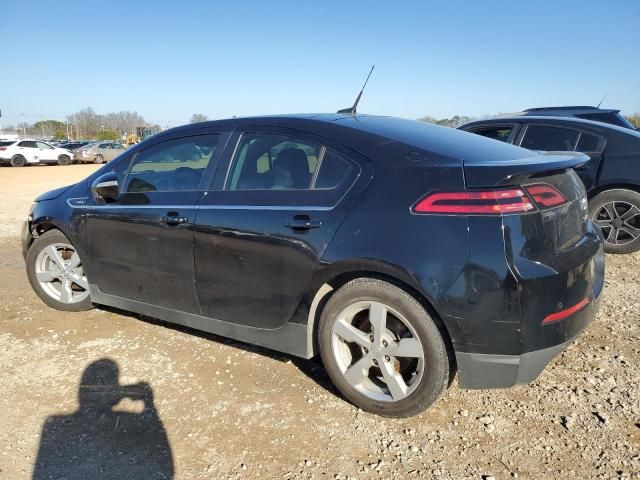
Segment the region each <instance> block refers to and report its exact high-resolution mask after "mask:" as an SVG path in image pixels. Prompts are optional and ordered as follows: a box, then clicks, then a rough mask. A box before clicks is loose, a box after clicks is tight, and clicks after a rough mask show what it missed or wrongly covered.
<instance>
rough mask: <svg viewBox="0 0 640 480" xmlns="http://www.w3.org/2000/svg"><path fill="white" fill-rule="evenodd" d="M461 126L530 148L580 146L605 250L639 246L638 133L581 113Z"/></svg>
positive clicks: (581, 172)
mask: <svg viewBox="0 0 640 480" xmlns="http://www.w3.org/2000/svg"><path fill="white" fill-rule="evenodd" d="M460 129H462V130H466V131H468V132H473V133H477V134H479V135H482V136H485V137H489V138H493V139H495V140H501V141H503V142H507V143H511V144H514V145H518V146H520V147H524V148H528V149H530V150H544V151H579V152H584V153H586V154H587V155H588V156H589V157H590V161H589V162H587V163H586V164H584V165H582V166H580V167H578V168H576V171H577V173H578V175H579V176H580V178H581V179H582V181H583V182H584V184H585V187H586V188H587V192H588V196H589V215H591V218H592V219H593V220H594V222H595V223H596V224H597V225H598V226H599V227H600V228H601V229H602V232H603V234H604V236H605V241H606V243H605V250H606V251H607V252H609V253H631V252H635V251H637V250H640V132H637V131H634V130H630V129H628V128H622V127H616V126H614V125H609V124H606V123H601V122H593V121H590V120H581V119H578V118H562V117H535V116H513V117H500V118H493V119H489V120H481V121H477V122H471V123H468V124H466V125H463V126H461V127H460Z"/></svg>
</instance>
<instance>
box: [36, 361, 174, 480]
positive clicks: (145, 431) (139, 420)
mask: <svg viewBox="0 0 640 480" xmlns="http://www.w3.org/2000/svg"><path fill="white" fill-rule="evenodd" d="M78 398H79V403H80V407H79V409H78V411H77V412H75V413H73V414H71V415H53V416H51V417H49V418H47V420H46V421H45V424H44V426H43V429H42V436H41V438H40V449H39V451H38V458H37V460H36V465H35V468H34V472H33V478H34V479H38V480H39V479H49V478H67V479H89V478H91V479H102V478H104V479H106V478H109V479H112V478H118V479H120V478H123V479H127V478H131V479H134V478H135V479H151V478H153V479H170V478H173V473H174V472H173V457H172V454H171V448H170V446H169V441H168V438H167V434H166V432H165V430H164V427H163V425H162V421H161V420H160V418H159V417H158V413H157V411H156V408H155V405H154V403H153V391H152V389H151V387H150V386H149V385H148V384H147V383H144V382H141V383H137V384H134V385H120V383H119V370H118V364H117V363H116V362H114V361H113V360H110V359H101V360H97V361H95V362H93V363H91V364H89V365H88V366H87V368H86V369H85V371H84V373H83V374H82V378H81V380H80V386H79V391H78ZM124 399H128V401H129V403H131V405H130V408H129V409H130V410H131V409H132V408H133V407H135V406H138V407H139V408H138V410H141V411H139V412H136V413H131V412H128V411H120V410H114V407H115V406H116V405H117V404H118V403H120V402H121V401H123V400H124ZM140 404H143V406H142V405H140Z"/></svg>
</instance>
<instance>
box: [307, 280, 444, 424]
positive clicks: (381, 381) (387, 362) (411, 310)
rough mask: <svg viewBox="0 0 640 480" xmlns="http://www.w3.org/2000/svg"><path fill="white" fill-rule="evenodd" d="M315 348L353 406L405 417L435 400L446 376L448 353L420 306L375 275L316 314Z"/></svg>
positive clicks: (337, 295)
mask: <svg viewBox="0 0 640 480" xmlns="http://www.w3.org/2000/svg"><path fill="white" fill-rule="evenodd" d="M319 342H320V353H321V356H322V360H323V362H324V365H325V368H326V369H327V373H328V374H329V376H330V377H331V380H332V381H333V382H334V384H335V385H336V386H337V387H338V389H339V390H340V391H341V392H342V394H343V395H344V396H345V397H346V398H347V399H348V400H350V401H351V402H352V403H354V404H355V405H356V406H358V407H360V408H362V409H363V410H367V411H369V412H372V413H376V414H378V415H384V416H389V417H406V416H410V415H415V414H417V413H419V412H421V411H423V410H424V409H426V408H427V407H429V406H430V405H431V404H433V403H434V402H435V401H436V400H437V399H438V398H439V397H440V395H441V394H442V392H444V390H445V388H446V386H447V382H448V379H449V360H448V355H447V350H446V347H445V344H444V341H443V339H442V336H441V334H440V331H439V330H438V327H437V326H436V324H435V323H434V321H433V320H432V319H431V317H430V316H429V314H428V313H427V312H426V310H425V309H424V308H423V307H422V305H421V304H420V303H419V302H417V301H416V300H415V299H414V298H413V297H412V296H410V295H409V294H407V292H405V291H404V290H402V289H400V288H398V287H396V286H394V285H391V284H389V283H387V282H383V281H381V280H377V279H370V278H361V279H357V280H353V281H351V282H349V283H347V284H346V285H345V286H344V287H342V288H340V289H339V290H338V291H337V292H336V293H334V294H333V295H332V297H331V298H330V299H329V301H328V302H327V305H326V306H325V308H324V310H323V312H322V317H321V319H320V330H319Z"/></svg>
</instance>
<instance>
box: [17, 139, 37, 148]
mask: <svg viewBox="0 0 640 480" xmlns="http://www.w3.org/2000/svg"><path fill="white" fill-rule="evenodd" d="M18 146H19V147H27V148H38V146H37V145H36V142H34V141H32V140H25V141H22V142H20V143H19V144H18Z"/></svg>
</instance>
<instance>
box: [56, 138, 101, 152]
mask: <svg viewBox="0 0 640 480" xmlns="http://www.w3.org/2000/svg"><path fill="white" fill-rule="evenodd" d="M90 143H93V142H91V141H89V140H83V141H79V142H65V143H64V144H62V145H58V146H59V147H61V148H66V149H67V150H71V151H73V150H76V149H77V148H81V147H84V146H86V145H89V144H90Z"/></svg>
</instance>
